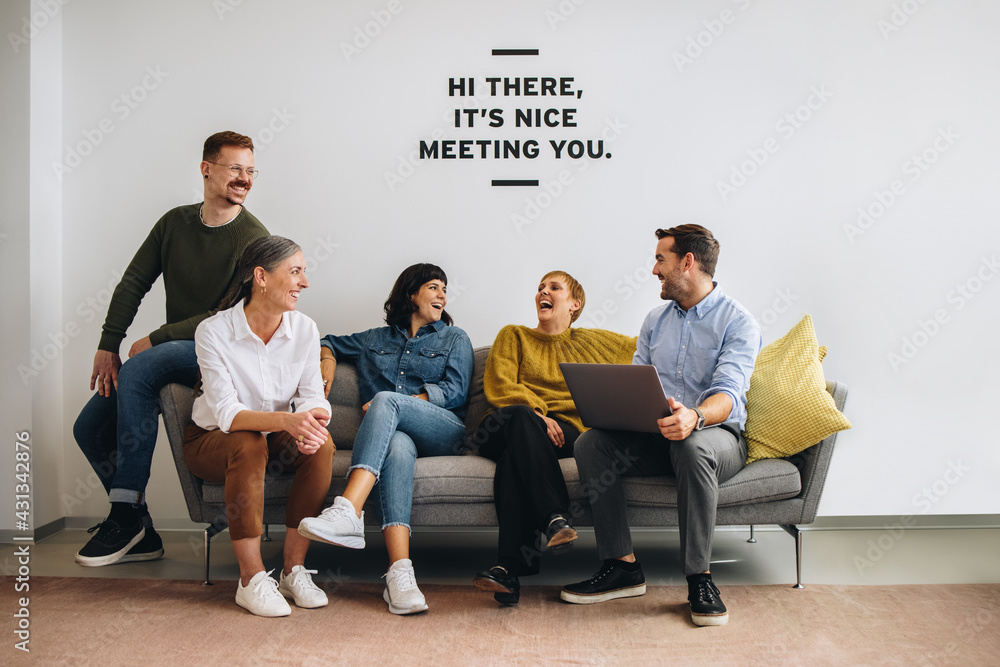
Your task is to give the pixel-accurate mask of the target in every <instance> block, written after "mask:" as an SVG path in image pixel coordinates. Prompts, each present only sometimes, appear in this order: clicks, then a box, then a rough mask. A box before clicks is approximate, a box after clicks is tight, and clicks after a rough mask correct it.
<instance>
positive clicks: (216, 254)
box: [97, 204, 268, 354]
mask: <svg viewBox="0 0 1000 667" xmlns="http://www.w3.org/2000/svg"><path fill="white" fill-rule="evenodd" d="M200 208H201V204H190V205H188V206H178V207H177V208H175V209H172V210H170V211H168V212H167V213H166V214H164V216H163V217H162V218H160V219H159V221H157V223H156V224H155V225H154V226H153V230H152V231H151V232H150V233H149V236H147V237H146V240H145V241H143V243H142V245H141V246H139V250H138V251H137V252H136V253H135V257H133V258H132V261H131V263H129V265H128V268H127V269H125V274H124V275H123V276H122V279H121V281H120V282H119V283H118V286H117V287H116V288H115V292H114V294H113V295H112V296H111V304H110V305H109V306H108V316H107V319H105V321H104V331H103V333H102V334H101V341H100V343H98V345H97V348H98V349H100V350H107V351H109V352H114V353H116V354H117V353H118V352H119V348H120V347H121V344H122V341H123V340H124V339H125V332H126V331H127V330H128V328H129V325H131V324H132V320H133V319H135V314H136V311H138V310H139V302H141V301H142V298H143V297H144V296H145V295H146V293H147V292H148V291H149V289H150V288H151V287H152V286H153V283H154V282H155V281H156V279H157V277H158V276H159V275H160V274H161V273H162V274H163V289H164V291H165V292H166V296H167V323H166V324H164V325H163V326H161V327H160V328H159V329H157V330H156V331H154V332H152V333H151V334H149V340H150V342H152V343H153V345H158V344H160V343H163V342H165V341H168V340H194V330H195V329H196V328H197V327H198V323H199V322H201V321H202V320H203V319H205V318H206V317H209V316H210V315H212V314H213V313H214V312H215V309H216V306H218V305H219V300H220V299H221V298H222V296H223V294H225V293H226V290H227V289H228V288H229V285H230V283H231V282H232V281H233V280H234V279H235V273H236V263H237V262H238V261H239V258H240V255H242V254H243V250H244V249H245V248H246V247H247V246H248V245H249V244H250V243H251V242H253V241H254V240H256V239H258V238H260V237H261V236H267V234H268V232H267V229H265V228H264V225H262V224H260V221H259V220H257V218H255V217H254V216H253V215H251V214H250V212H249V211H247V210H246V209H245V208H244V209H242V210H241V211H240V213H239V215H237V216H236V217H235V218H234V219H233V220H232V221H231V222H229V223H227V224H225V225H220V226H218V227H209V226H208V225H206V224H204V223H202V221H201V216H200V214H199V209H200Z"/></svg>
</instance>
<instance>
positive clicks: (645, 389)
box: [559, 362, 670, 433]
mask: <svg viewBox="0 0 1000 667" xmlns="http://www.w3.org/2000/svg"><path fill="white" fill-rule="evenodd" d="M559 369H560V370H561V371H562V374H563V377H564V378H566V386H568V387H569V393H570V394H572V395H573V402H574V403H576V409H577V410H578V411H579V412H580V418H581V419H582V420H583V425H584V426H587V427H589V428H603V429H613V430H616V431H640V432H643V433H659V432H660V429H659V427H658V426H657V425H656V420H657V419H663V418H664V417H669V416H670V405H669V404H668V403H667V397H666V396H664V395H663V387H662V386H660V378H659V377H658V376H657V374H656V369H655V368H653V367H652V366H641V365H626V364H570V363H565V362H564V363H561V364H559Z"/></svg>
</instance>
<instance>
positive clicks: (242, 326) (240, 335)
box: [233, 299, 292, 340]
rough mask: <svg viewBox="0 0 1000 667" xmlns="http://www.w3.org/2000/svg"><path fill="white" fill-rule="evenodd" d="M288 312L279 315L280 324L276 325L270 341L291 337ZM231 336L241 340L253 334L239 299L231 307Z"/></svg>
mask: <svg viewBox="0 0 1000 667" xmlns="http://www.w3.org/2000/svg"><path fill="white" fill-rule="evenodd" d="M288 312H290V311H288ZM288 312H284V313H282V314H281V324H279V325H278V328H277V330H275V332H274V335H273V336H271V339H272V340H273V339H274V338H279V337H280V338H291V337H292V331H291V325H290V324H289V322H288ZM233 334H234V335H235V336H236V340H243V339H244V338H247V337H249V336H250V335H252V334H253V331H251V329H250V323H249V322H247V314H246V312H244V310H243V299H240V301H239V303H237V304H236V305H235V306H234V307H233Z"/></svg>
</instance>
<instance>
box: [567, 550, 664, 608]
mask: <svg viewBox="0 0 1000 667" xmlns="http://www.w3.org/2000/svg"><path fill="white" fill-rule="evenodd" d="M620 563H621V561H619V560H617V559H615V558H610V559H608V560H606V561H604V565H603V566H602V567H601V569H600V570H599V571H598V572H597V574H595V575H594V576H592V577H591V578H590V579H588V580H587V581H581V582H580V583H578V584H570V585H569V586H563V589H562V592H561V593H559V597H561V598H562V599H563V600H565V601H566V602H572V603H573V604H595V603H597V602H606V601H607V600H614V599H615V598H631V597H636V596H638V595H645V594H646V577H644V576H642V566H641V565H639V564H638V563H636V566H637V567H636V570H635V572H627V571H626V570H625V568H624V567H622V565H621V564H620Z"/></svg>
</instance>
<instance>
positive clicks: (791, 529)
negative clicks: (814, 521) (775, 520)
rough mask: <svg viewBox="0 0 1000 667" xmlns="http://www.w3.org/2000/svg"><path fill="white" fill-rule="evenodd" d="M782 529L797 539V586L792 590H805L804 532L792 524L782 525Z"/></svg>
mask: <svg viewBox="0 0 1000 667" xmlns="http://www.w3.org/2000/svg"><path fill="white" fill-rule="evenodd" d="M781 527H782V528H783V529H784V530H785V532H786V533H788V534H789V535H791V536H792V537H794V538H795V585H794V586H792V588H804V586H803V585H802V531H801V530H799V529H798V528H797V527H795V526H793V525H792V524H781Z"/></svg>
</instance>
